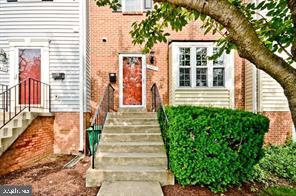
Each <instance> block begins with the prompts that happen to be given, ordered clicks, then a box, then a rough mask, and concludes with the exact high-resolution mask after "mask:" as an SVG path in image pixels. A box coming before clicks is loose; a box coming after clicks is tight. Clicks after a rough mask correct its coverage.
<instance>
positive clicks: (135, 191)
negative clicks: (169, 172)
mask: <svg viewBox="0 0 296 196" xmlns="http://www.w3.org/2000/svg"><path fill="white" fill-rule="evenodd" d="M97 196H163V193H162V189H161V187H160V184H159V182H149V181H116V182H103V184H102V186H101V189H100V191H99V192H98V195H97Z"/></svg>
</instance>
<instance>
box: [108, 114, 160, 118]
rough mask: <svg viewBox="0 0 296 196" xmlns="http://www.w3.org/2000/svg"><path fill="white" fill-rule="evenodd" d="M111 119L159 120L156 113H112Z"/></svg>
mask: <svg viewBox="0 0 296 196" xmlns="http://www.w3.org/2000/svg"><path fill="white" fill-rule="evenodd" d="M109 118H123V119H125V118H127V119H129V118H132V119H138V118H153V119H157V114H156V113H113V114H112V113H111V114H109Z"/></svg>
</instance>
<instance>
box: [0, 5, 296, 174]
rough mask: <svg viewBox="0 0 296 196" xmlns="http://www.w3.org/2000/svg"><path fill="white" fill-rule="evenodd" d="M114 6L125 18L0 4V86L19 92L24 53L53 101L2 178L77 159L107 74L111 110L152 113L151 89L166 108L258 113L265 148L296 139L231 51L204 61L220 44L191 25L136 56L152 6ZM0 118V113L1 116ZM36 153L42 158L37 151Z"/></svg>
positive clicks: (102, 11)
mask: <svg viewBox="0 0 296 196" xmlns="http://www.w3.org/2000/svg"><path fill="white" fill-rule="evenodd" d="M121 3H122V8H121V9H120V10H118V11H113V10H111V9H110V8H108V7H98V6H97V5H96V4H95V1H92V0H90V1H83V0H63V1H62V2H59V1H42V0H40V1H39V0H36V1H34V2H33V1H32V2H28V1H27V2H26V1H22V0H19V1H13V2H8V1H6V0H0V12H1V13H2V14H1V15H0V51H1V49H3V51H4V53H5V54H6V56H7V57H8V59H7V67H8V70H7V71H6V72H2V71H1V72H0V84H3V85H7V86H9V87H12V86H14V85H17V84H18V83H19V82H20V80H19V79H20V76H21V75H22V71H21V69H20V65H19V59H18V58H19V56H18V55H19V52H20V51H23V52H24V54H27V56H26V55H24V57H25V58H31V57H32V54H34V55H35V56H34V57H39V58H41V63H39V64H34V66H39V67H40V70H41V71H40V72H39V75H40V77H39V79H40V81H41V82H43V83H46V84H48V85H51V94H49V95H47V96H48V99H50V100H51V102H50V105H51V111H50V113H51V115H50V116H47V117H46V116H41V117H37V118H35V119H34V120H33V121H32V123H31V124H30V125H28V126H27V127H25V128H24V130H22V131H23V134H22V135H21V137H18V138H17V139H16V140H15V141H14V143H13V142H11V143H13V144H11V146H10V147H9V148H8V149H7V150H6V151H5V152H3V154H2V155H1V154H0V156H1V157H0V160H1V161H0V162H1V164H2V165H1V167H0V168H2V170H1V171H0V173H5V172H7V171H8V169H7V168H21V167H25V166H26V165H28V164H30V163H32V162H34V161H36V160H38V159H39V158H41V157H42V156H44V155H45V154H50V153H58V154H76V153H78V152H79V151H83V150H84V147H85V143H86V140H87V138H86V132H85V130H86V128H87V126H88V125H89V122H90V118H91V116H93V115H94V112H95V110H96V108H97V106H98V104H99V100H100V99H101V98H102V96H103V94H104V90H105V88H106V86H107V85H108V84H109V74H116V82H115V83H112V86H113V87H114V88H115V106H116V109H118V108H124V107H142V108H145V109H147V110H150V109H151V100H152V97H151V96H152V95H151V87H152V85H153V84H154V83H155V84H157V86H158V88H159V90H160V94H161V97H162V99H163V101H164V103H165V105H182V104H190V105H204V106H213V107H226V108H233V109H242V110H247V111H251V112H258V113H262V114H263V115H265V116H267V117H268V118H269V119H270V131H269V132H268V133H267V134H266V137H265V141H266V143H273V144H283V143H284V142H285V141H286V140H287V139H289V138H291V136H292V134H294V133H295V131H294V127H293V123H292V119H291V115H290V112H289V108H288V103H287V100H286V98H285V96H284V94H283V89H282V88H281V87H280V85H279V84H278V83H277V82H276V81H274V80H273V79H272V78H271V77H269V76H268V75H267V74H265V73H264V72H262V71H259V70H257V69H256V68H255V67H254V66H253V65H251V64H250V63H248V62H246V61H245V60H243V59H241V58H240V57H239V56H238V54H237V53H236V52H235V51H233V52H232V53H230V54H224V55H223V56H222V57H221V58H219V59H217V60H215V61H212V60H208V59H207V58H206V56H209V55H212V54H214V53H215V50H216V47H215V44H214V42H215V40H217V39H218V38H219V37H218V35H211V34H207V35H204V31H203V30H202V29H201V28H200V27H201V22H199V21H195V22H191V23H189V24H188V25H187V26H186V27H185V28H184V29H183V30H182V31H181V32H178V33H177V32H174V31H170V30H168V31H169V32H170V33H171V36H170V37H169V41H168V43H159V44H156V45H155V46H154V47H153V49H152V51H151V52H150V53H148V54H143V53H142V46H139V45H133V44H132V38H131V36H130V34H129V32H130V30H131V25H132V23H134V22H136V21H138V22H139V21H141V20H142V19H144V18H145V12H146V11H147V10H149V9H151V8H152V5H153V3H152V1H151V0H134V1H131V0H122V1H121ZM37 8H38V9H37ZM40 10H41V11H42V12H40ZM28 13H30V14H28ZM26 14H27V15H26ZM23 15H26V17H23ZM1 21H3V22H4V23H1ZM23 24H26V25H23ZM40 25H43V26H40ZM29 60H30V59H29ZM31 60H32V59H31ZM28 73H31V72H30V71H28ZM32 73H33V72H32ZM33 74H35V75H36V73H35V72H34V73H33ZM37 75H38V74H37ZM0 90H1V89H0ZM0 93H1V91H0ZM16 96H17V95H16ZM3 97H4V96H0V101H2V102H3ZM15 100H17V97H15ZM4 101H5V99H4ZM1 105H3V104H1ZM1 109H2V110H1ZM0 110H1V111H0V112H3V111H4V110H3V108H1V106H0ZM21 120H22V119H21ZM0 121H1V119H0ZM0 126H1V124H0ZM1 129H4V128H1ZM1 131H2V130H1ZM41 138H42V139H41ZM0 140H1V137H0ZM2 140H5V138H4V139H2ZM6 140H9V138H8V139H6ZM11 141H12V140H11ZM24 141H26V142H24ZM37 141H38V142H37ZM23 146H25V147H26V148H22V147H23ZM36 146H39V147H38V148H37V149H41V148H45V149H42V150H36ZM33 149H35V150H33ZM28 151H30V152H31V153H32V154H31V155H32V156H28ZM0 152H1V151H0ZM18 154H24V156H23V159H20V158H19V159H17V158H15V157H16V155H18ZM24 159H25V160H24ZM2 166H3V167H2ZM9 171H10V170H9Z"/></svg>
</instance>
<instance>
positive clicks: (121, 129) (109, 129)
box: [103, 124, 160, 133]
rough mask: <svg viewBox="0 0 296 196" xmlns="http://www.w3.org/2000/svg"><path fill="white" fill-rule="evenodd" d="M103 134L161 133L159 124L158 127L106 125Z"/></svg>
mask: <svg viewBox="0 0 296 196" xmlns="http://www.w3.org/2000/svg"><path fill="white" fill-rule="evenodd" d="M103 133H160V127H159V124H157V125H129V126H121V125H105V126H104V129H103Z"/></svg>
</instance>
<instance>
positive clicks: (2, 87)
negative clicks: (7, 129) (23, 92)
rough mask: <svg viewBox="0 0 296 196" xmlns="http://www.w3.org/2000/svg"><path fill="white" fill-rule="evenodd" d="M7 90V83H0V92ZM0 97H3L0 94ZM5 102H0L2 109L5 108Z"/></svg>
mask: <svg viewBox="0 0 296 196" xmlns="http://www.w3.org/2000/svg"><path fill="white" fill-rule="evenodd" d="M7 90H8V85H5V84H0V93H2V92H5V91H7ZM0 99H2V100H3V99H4V95H2V96H1V97H0ZM5 104H6V103H5V102H3V103H1V105H0V109H4V108H5Z"/></svg>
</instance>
